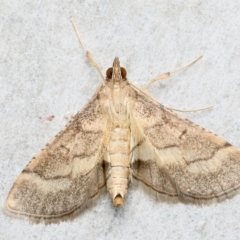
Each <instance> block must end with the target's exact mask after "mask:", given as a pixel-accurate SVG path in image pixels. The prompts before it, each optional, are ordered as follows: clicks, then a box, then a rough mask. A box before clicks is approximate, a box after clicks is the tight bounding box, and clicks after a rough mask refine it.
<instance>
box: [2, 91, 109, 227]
mask: <svg viewBox="0 0 240 240" xmlns="http://www.w3.org/2000/svg"><path fill="white" fill-rule="evenodd" d="M99 104H100V103H99V92H98V91H97V92H96V94H95V95H94V96H93V98H92V99H91V100H90V102H89V103H88V104H87V105H86V106H85V107H84V108H83V109H82V110H81V111H80V112H79V113H78V114H77V115H76V116H75V117H74V118H73V119H72V120H71V121H70V123H69V124H68V125H67V126H66V128H65V129H64V130H63V131H61V132H60V133H59V134H58V135H57V136H56V137H55V138H54V139H53V140H52V141H51V142H50V143H49V144H47V145H46V147H45V148H44V149H42V150H41V151H40V152H39V153H38V154H37V155H36V156H35V157H34V158H33V159H32V161H31V162H30V163H29V164H28V165H27V166H26V168H25V169H24V170H23V171H22V173H21V174H20V176H19V177H18V178H17V180H16V182H15V183H14V185H13V187H12V189H11V191H10V193H9V195H8V198H7V201H6V204H5V211H6V212H7V213H10V214H11V213H12V214H16V215H25V216H28V217H30V218H32V219H33V220H37V219H38V220H50V222H51V220H54V219H58V218H61V217H64V216H68V215H71V214H72V213H73V212H75V210H77V209H79V208H81V207H82V206H83V205H84V204H85V203H86V201H87V200H88V199H89V198H92V197H93V196H94V195H96V194H97V193H98V191H99V189H100V188H101V187H103V186H104V184H105V177H104V169H103V164H102V145H103V135H104V131H105V128H106V122H105V119H104V117H103V116H102V112H101V106H100V105H99Z"/></svg>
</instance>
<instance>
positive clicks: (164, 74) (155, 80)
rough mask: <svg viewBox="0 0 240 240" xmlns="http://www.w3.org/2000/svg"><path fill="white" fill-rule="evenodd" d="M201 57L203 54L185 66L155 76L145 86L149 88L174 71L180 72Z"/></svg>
mask: <svg viewBox="0 0 240 240" xmlns="http://www.w3.org/2000/svg"><path fill="white" fill-rule="evenodd" d="M200 58H202V56H199V57H197V58H196V59H194V60H193V61H191V62H190V63H188V64H187V65H185V66H183V67H180V68H178V69H176V70H174V71H172V72H166V73H163V74H161V75H159V76H157V77H155V78H153V79H152V80H151V81H150V82H149V83H148V84H147V85H146V86H145V87H144V89H148V88H149V87H150V86H151V85H152V84H153V83H155V82H157V81H160V80H162V79H167V78H169V77H170V76H171V75H172V74H173V73H176V72H179V71H181V70H183V69H185V68H187V67H190V66H191V65H192V64H194V63H195V62H197V61H198V60H199V59H200Z"/></svg>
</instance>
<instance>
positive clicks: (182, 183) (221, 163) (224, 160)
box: [131, 92, 240, 203]
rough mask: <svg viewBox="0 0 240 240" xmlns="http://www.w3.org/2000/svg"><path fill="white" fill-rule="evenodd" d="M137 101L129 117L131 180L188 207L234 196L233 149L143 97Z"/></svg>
mask: <svg viewBox="0 0 240 240" xmlns="http://www.w3.org/2000/svg"><path fill="white" fill-rule="evenodd" d="M136 96H137V99H136V102H135V107H134V110H133V113H132V116H131V121H132V122H131V125H133V126H134V127H133V131H132V143H131V146H132V168H133V176H135V177H136V178H137V179H140V180H142V181H143V182H144V183H146V184H147V185H149V186H151V187H152V188H153V189H154V190H156V191H157V192H159V193H163V194H166V195H169V196H174V195H176V194H177V195H178V197H179V198H180V199H181V200H189V201H190V202H191V201H192V202H200V203H204V202H208V201H212V200H214V199H215V200H217V201H220V200H224V199H226V198H228V197H231V196H232V195H234V194H235V193H236V192H237V190H238V189H239V188H240V151H239V150H238V149H236V148H235V147H234V146H232V145H231V144H229V143H228V142H226V141H225V140H224V139H222V138H220V137H218V136H216V135H215V134H213V133H211V132H209V131H207V130H205V129H203V128H201V127H200V126H197V125H195V124H194V123H192V122H190V121H188V120H186V119H183V118H181V117H179V116H178V115H177V114H175V113H173V112H172V111H170V110H168V109H167V108H165V107H164V106H162V105H161V104H159V103H156V102H154V101H153V100H151V99H150V98H149V97H148V96H145V95H144V94H142V93H138V92H136ZM166 186H168V187H166ZM169 190H170V191H169Z"/></svg>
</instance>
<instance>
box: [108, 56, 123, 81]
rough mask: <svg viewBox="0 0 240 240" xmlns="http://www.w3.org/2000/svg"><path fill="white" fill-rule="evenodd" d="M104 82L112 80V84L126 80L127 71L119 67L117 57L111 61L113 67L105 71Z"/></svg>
mask: <svg viewBox="0 0 240 240" xmlns="http://www.w3.org/2000/svg"><path fill="white" fill-rule="evenodd" d="M106 80H107V81H110V80H112V81H113V82H120V81H122V80H124V81H125V80H127V71H126V69H125V68H123V67H121V66H120V61H119V58H118V57H115V59H114V61H113V66H112V67H111V68H109V69H108V70H107V72H106Z"/></svg>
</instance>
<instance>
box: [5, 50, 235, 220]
mask: <svg viewBox="0 0 240 240" xmlns="http://www.w3.org/2000/svg"><path fill="white" fill-rule="evenodd" d="M87 56H88V59H90V61H91V62H92V63H93V64H94V63H95V62H94V60H93V58H92V56H91V55H90V53H89V52H87ZM95 67H96V66H95ZM96 68H97V69H98V67H96ZM98 70H99V69H98ZM131 178H135V179H137V180H139V181H141V182H143V183H144V184H145V185H147V186H149V187H150V188H152V189H153V190H154V191H156V192H157V193H159V194H162V195H166V196H169V197H170V198H171V197H172V198H177V199H179V200H182V201H189V202H200V203H204V202H209V201H211V200H222V199H226V198H228V197H231V196H232V195H234V193H235V192H236V190H237V189H238V188H239V183H240V151H239V150H238V149H236V148H235V147H234V146H232V145H231V144H229V143H228V142H226V141H225V140H224V139H222V138H220V137H218V136H216V135H215V134H213V133H211V132H209V131H207V130H205V129H203V128H201V127H200V126H197V125H195V124H194V123H192V122H190V121H189V120H186V119H184V118H182V117H179V116H178V115H177V114H175V113H174V112H173V111H171V110H169V109H168V108H166V107H164V106H163V105H161V104H160V103H158V102H156V101H155V100H154V99H153V98H152V97H150V95H149V94H148V93H147V92H146V91H144V90H143V89H141V88H140V87H137V86H135V85H133V84H132V83H131V82H129V81H128V79H127V72H126V70H125V69H124V68H122V67H121V66H120V62H119V59H118V58H117V57H116V58H115V59H114V62H113V66H112V67H111V68H109V69H108V70H107V72H106V77H105V78H103V83H102V85H101V86H100V87H99V88H98V89H97V91H96V93H95V94H94V96H93V97H92V99H91V100H90V101H89V102H88V103H87V104H86V106H85V107H84V108H83V109H82V110H81V111H80V112H79V113H77V114H76V116H75V117H74V118H73V119H72V120H71V121H70V122H69V124H68V125H67V126H66V127H65V129H64V130H62V131H61V132H60V133H59V134H58V135H57V136H56V137H55V138H54V139H53V140H52V141H51V142H50V143H49V144H47V145H46V147H45V148H44V149H43V150H41V151H40V152H39V153H38V154H37V155H36V156H35V157H34V158H33V159H32V160H31V161H30V163H29V164H28V165H27V166H26V167H25V169H24V170H23V171H22V173H21V174H20V176H19V177H18V178H17V180H16V181H15V183H14V185H13V187H12V189H11V191H10V193H9V195H8V197H7V201H6V204H5V210H6V212H8V213H10V214H12V215H24V216H28V217H30V218H31V219H35V220H49V221H52V220H54V219H61V218H63V217H65V216H71V215H72V214H73V213H74V212H75V211H76V210H78V209H80V208H82V206H84V205H85V204H86V202H87V201H88V200H89V199H91V198H93V197H94V196H95V195H96V194H98V192H99V190H100V189H101V188H103V187H105V186H106V188H107V190H108V192H109V194H110V197H111V199H112V201H113V204H114V206H122V205H123V202H124V198H125V197H126V194H127V191H128V186H129V182H130V179H131Z"/></svg>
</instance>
